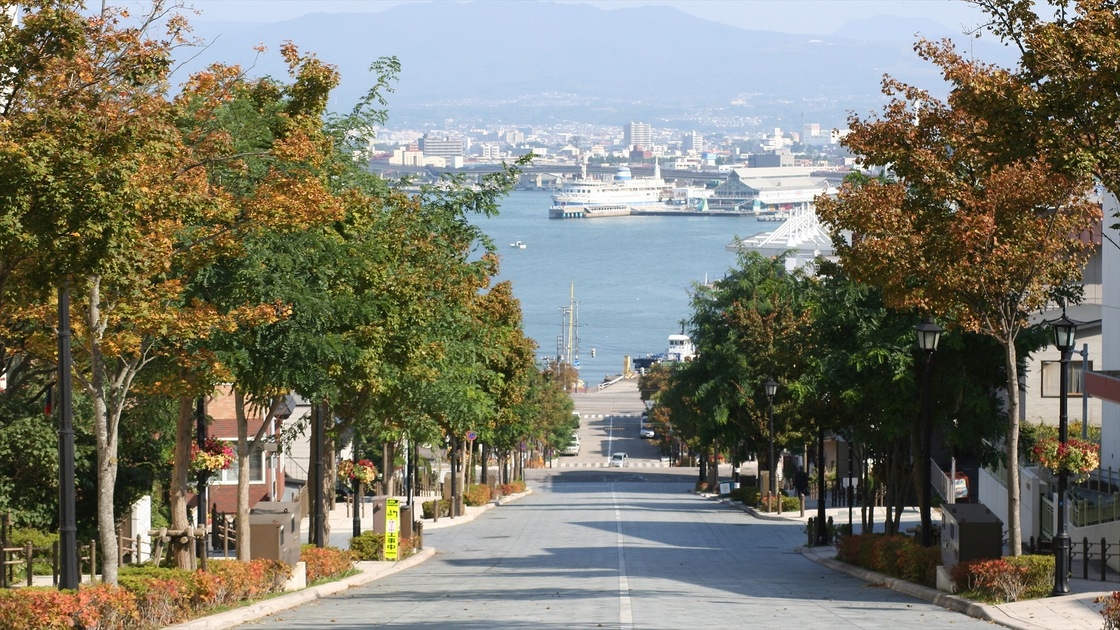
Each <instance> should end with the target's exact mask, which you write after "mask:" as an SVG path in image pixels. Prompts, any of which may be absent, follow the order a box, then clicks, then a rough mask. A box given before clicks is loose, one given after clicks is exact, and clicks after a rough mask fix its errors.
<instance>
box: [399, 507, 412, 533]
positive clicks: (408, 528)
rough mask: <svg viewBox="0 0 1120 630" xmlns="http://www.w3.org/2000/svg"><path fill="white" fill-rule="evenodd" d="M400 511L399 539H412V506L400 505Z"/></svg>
mask: <svg viewBox="0 0 1120 630" xmlns="http://www.w3.org/2000/svg"><path fill="white" fill-rule="evenodd" d="M400 510H401V528H400V532H401V538H412V506H411V505H402V506H401V507H400Z"/></svg>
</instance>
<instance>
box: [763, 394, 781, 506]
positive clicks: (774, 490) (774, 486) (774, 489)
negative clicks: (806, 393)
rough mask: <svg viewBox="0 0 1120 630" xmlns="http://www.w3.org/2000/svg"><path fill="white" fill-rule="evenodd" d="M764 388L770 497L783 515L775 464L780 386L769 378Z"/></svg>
mask: <svg viewBox="0 0 1120 630" xmlns="http://www.w3.org/2000/svg"><path fill="white" fill-rule="evenodd" d="M762 387H763V390H764V391H765V392H766V403H767V406H768V408H769V410H768V414H767V415H768V416H769V420H768V424H769V425H770V459H769V460H768V461H769V462H770V496H771V497H772V498H774V499H776V500H777V501H778V508H777V509H778V513H779V514H781V513H782V500H781V499H779V498H777V495H778V478H777V477H776V476H775V475H776V474H777V472H776V471H777V467H776V466H775V463H774V394H776V393H778V384H777V383H776V382H774V379H772V378H768V379H766V382H765V383H763V384H762Z"/></svg>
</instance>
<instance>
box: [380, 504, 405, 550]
mask: <svg viewBox="0 0 1120 630" xmlns="http://www.w3.org/2000/svg"><path fill="white" fill-rule="evenodd" d="M400 524H401V502H400V500H399V499H387V500H386V501H385V548H384V551H385V559H386V560H396V559H397V542H398V539H399V537H400Z"/></svg>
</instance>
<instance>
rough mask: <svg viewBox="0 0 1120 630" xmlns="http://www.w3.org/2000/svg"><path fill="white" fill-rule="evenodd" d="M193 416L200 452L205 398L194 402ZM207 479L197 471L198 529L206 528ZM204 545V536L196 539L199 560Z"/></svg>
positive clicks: (204, 440) (196, 519)
mask: <svg viewBox="0 0 1120 630" xmlns="http://www.w3.org/2000/svg"><path fill="white" fill-rule="evenodd" d="M194 414H195V443H196V444H198V450H200V451H201V450H203V449H205V448H206V437H207V436H206V397H205V396H199V397H198V400H196V401H195V408H194ZM209 479H210V473H208V472H206V471H205V470H200V471H198V477H197V479H196V481H197V483H198V486H197V488H198V490H197V493H196V494H197V497H196V498H197V499H198V505H197V506H195V511H196V513H197V515H198V516H197V518H195V522H196V523H198V526H199V527H206V507H207V504H208V502H209V499H208V498H207V497H206V483H207V482H208V481H209ZM206 545H207V540H206V536H202V537H200V538H199V539H198V549H197V553H198V557H199V558H202V557H205V556H206V554H207V553H208V548H207V546H206Z"/></svg>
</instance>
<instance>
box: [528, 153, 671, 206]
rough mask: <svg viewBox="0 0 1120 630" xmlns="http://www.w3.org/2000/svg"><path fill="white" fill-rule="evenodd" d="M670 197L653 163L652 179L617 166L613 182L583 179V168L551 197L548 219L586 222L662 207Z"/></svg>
mask: <svg viewBox="0 0 1120 630" xmlns="http://www.w3.org/2000/svg"><path fill="white" fill-rule="evenodd" d="M672 196H673V189H672V187H671V186H670V185H669V184H667V183H666V182H665V180H664V179H661V166H660V165H657V164H655V165H654V167H653V177H639V178H634V177H633V176H632V175H631V173H630V167H629V166H625V165H624V166H620V167H618V171H616V172H615V174H614V179H613V180H611V181H604V180H598V179H591V178H589V177H587V168H586V166H585V167H584V169H583V172H582V173H581V174H580V178H579V179H577V180H573V181H571V182H569V183H567V184H564V185H563V186H562V187H561V188H560V190H558V191H556V193H555V194H553V195H552V207H551V208H549V210H548V217H549V218H550V219H587V218H594V217H617V216H624V215H628V214H630V210H631V208H633V209H642V208H654V207H663V206H664V205H665V204H666V202H668V201H669V200H670V199H671V198H672Z"/></svg>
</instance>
